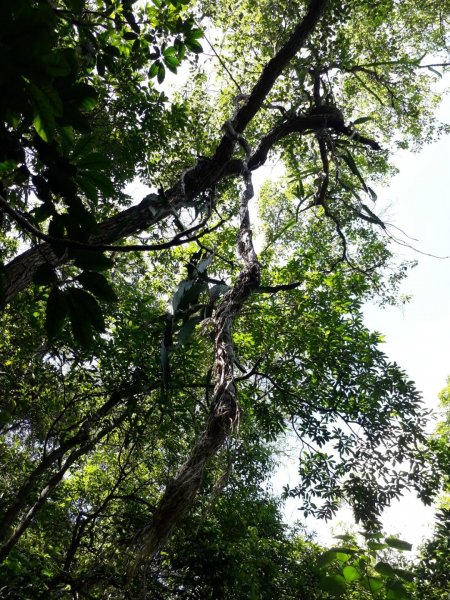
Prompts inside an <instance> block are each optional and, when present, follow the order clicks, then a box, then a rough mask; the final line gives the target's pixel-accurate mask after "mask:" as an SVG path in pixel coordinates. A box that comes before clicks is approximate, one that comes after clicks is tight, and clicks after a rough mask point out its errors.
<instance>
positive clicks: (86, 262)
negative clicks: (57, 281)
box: [74, 250, 114, 271]
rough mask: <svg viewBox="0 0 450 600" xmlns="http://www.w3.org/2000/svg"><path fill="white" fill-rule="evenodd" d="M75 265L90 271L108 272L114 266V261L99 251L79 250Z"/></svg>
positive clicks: (76, 253) (76, 254)
mask: <svg viewBox="0 0 450 600" xmlns="http://www.w3.org/2000/svg"><path fill="white" fill-rule="evenodd" d="M74 254H75V262H74V265H75V266H76V267H79V268H80V269H87V270H90V271H107V270H108V269H111V267H113V266H114V261H112V260H111V259H110V258H109V257H107V256H105V255H104V254H103V252H99V251H98V250H77V251H76V252H75V253H74Z"/></svg>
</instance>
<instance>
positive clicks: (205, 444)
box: [130, 171, 261, 576]
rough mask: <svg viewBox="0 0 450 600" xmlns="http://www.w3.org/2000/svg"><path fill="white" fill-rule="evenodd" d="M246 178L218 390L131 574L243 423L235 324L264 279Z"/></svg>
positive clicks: (217, 348)
mask: <svg viewBox="0 0 450 600" xmlns="http://www.w3.org/2000/svg"><path fill="white" fill-rule="evenodd" d="M244 180H245V191H244V193H243V195H242V199H241V204H240V229H239V234H238V240H237V246H238V251H239V254H240V256H241V258H242V260H243V262H244V268H243V269H242V271H241V273H240V274H239V276H238V278H237V280H236V283H235V284H234V286H233V287H232V288H231V290H230V291H229V292H228V293H227V294H226V295H225V296H224V297H223V300H222V302H221V303H220V304H219V306H218V308H217V310H216V312H215V314H214V326H215V344H214V376H215V387H214V394H213V399H212V402H211V408H210V413H209V416H208V419H207V422H206V425H205V428H204V430H203V432H202V434H201V435H200V437H199V439H198V440H197V442H196V444H195V446H194V448H193V450H192V452H191V454H190V456H189V458H188V459H187V461H186V462H185V463H184V464H183V465H182V466H181V467H180V469H179V470H178V472H177V474H176V475H175V477H174V478H173V479H172V480H171V481H170V482H169V484H168V485H167V487H166V490H165V492H164V494H163V496H162V498H161V500H160V501H159V503H158V505H157V507H156V509H155V511H154V513H153V515H152V521H151V523H150V524H149V525H148V526H147V527H146V528H145V529H143V530H142V531H141V532H140V535H139V536H138V544H139V550H138V554H137V558H136V560H135V562H134V564H133V566H132V568H131V569H130V575H131V576H132V575H133V573H134V571H135V569H136V567H137V566H138V565H139V564H140V563H142V562H144V561H145V560H147V559H148V558H151V557H152V556H154V554H155V553H156V552H157V551H158V549H159V548H160V547H161V545H162V544H163V543H164V542H165V541H166V540H167V538H168V537H169V536H170V534H171V532H172V530H173V528H174V527H175V526H176V525H177V523H178V522H179V520H180V519H181V517H182V516H183V515H184V514H185V513H186V512H187V511H188V510H189V509H190V508H191V506H192V504H193V502H194V500H195V497H196V495H197V492H198V489H199V487H200V484H201V482H202V478H203V473H204V470H205V467H206V465H207V464H208V462H209V461H210V460H211V458H213V457H214V456H215V455H216V453H217V451H218V450H219V448H220V447H221V446H222V445H223V443H224V442H225V440H226V438H227V437H228V436H229V435H231V434H232V432H233V430H234V429H235V428H236V427H237V426H238V424H239V416H240V408H239V404H238V401H237V390H236V384H235V380H234V351H233V337H232V326H233V321H234V319H235V318H236V317H237V316H238V315H239V313H240V311H241V309H242V307H243V306H244V304H245V302H246V300H247V299H248V298H249V296H250V294H251V293H252V291H253V290H254V289H256V288H257V287H258V286H259V284H260V280H261V267H260V264H259V263H258V259H257V256H256V253H255V250H254V247H253V242H252V231H251V228H250V218H249V212H248V203H249V200H250V199H251V198H252V196H253V186H252V182H251V175H250V172H249V171H246V172H245V173H244Z"/></svg>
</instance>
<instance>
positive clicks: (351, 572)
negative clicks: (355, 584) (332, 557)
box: [342, 565, 361, 583]
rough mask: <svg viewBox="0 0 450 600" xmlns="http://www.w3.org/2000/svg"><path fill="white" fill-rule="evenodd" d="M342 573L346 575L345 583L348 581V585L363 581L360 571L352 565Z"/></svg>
mask: <svg viewBox="0 0 450 600" xmlns="http://www.w3.org/2000/svg"><path fill="white" fill-rule="evenodd" d="M342 573H343V574H344V577H345V581H348V583H351V582H352V581H357V580H358V579H361V573H360V572H359V571H358V569H356V568H355V567H352V566H351V565H347V566H346V567H344V568H343V569H342Z"/></svg>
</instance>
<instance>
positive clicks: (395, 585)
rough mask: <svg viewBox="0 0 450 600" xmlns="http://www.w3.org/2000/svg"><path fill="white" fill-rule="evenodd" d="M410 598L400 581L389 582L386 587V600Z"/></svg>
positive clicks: (405, 599)
mask: <svg viewBox="0 0 450 600" xmlns="http://www.w3.org/2000/svg"><path fill="white" fill-rule="evenodd" d="M410 597H411V596H410V595H409V593H408V591H407V590H406V588H405V586H404V585H403V584H402V583H401V582H400V581H390V582H388V584H387V585H386V598H387V599H388V600H407V599H408V598H410Z"/></svg>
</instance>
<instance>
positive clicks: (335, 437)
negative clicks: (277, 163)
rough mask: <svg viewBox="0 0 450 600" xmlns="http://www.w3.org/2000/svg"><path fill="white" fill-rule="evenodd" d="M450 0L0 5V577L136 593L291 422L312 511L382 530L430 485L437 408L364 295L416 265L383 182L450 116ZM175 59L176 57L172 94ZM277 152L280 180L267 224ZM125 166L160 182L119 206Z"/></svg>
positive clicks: (76, 590) (127, 175) (90, 593)
mask: <svg viewBox="0 0 450 600" xmlns="http://www.w3.org/2000/svg"><path fill="white" fill-rule="evenodd" d="M449 8H450V7H449V6H447V5H446V3H445V2H444V3H443V2H437V1H436V2H429V3H428V4H427V6H426V7H423V6H422V4H420V3H419V2H418V1H417V0H408V1H406V2H402V3H398V2H394V1H393V0H392V1H391V0H383V1H380V2H377V3H375V4H374V3H373V2H368V1H367V2H366V1H362V2H361V1H358V2H356V1H351V0H348V1H345V2H340V3H339V4H338V3H335V2H331V1H328V2H327V0H311V1H310V2H309V3H306V2H301V3H300V4H299V3H292V2H286V3H284V4H283V6H280V5H279V4H278V3H273V2H272V1H271V0H265V1H263V2H259V3H258V4H257V5H255V4H254V3H253V2H247V1H245V0H243V1H242V2H240V3H239V5H237V6H231V5H229V4H228V3H226V2H219V3H210V2H207V1H204V2H198V3H197V4H192V5H190V4H187V3H185V2H184V1H179V0H171V1H170V2H167V3H166V2H164V1H161V0H158V1H156V0H154V2H153V3H147V4H141V3H139V4H137V3H135V2H130V1H128V0H121V1H120V0H64V1H62V0H61V1H60V0H57V1H51V2H50V0H49V1H48V2H42V1H39V2H38V1H35V2H29V1H28V0H20V1H18V2H15V3H6V4H4V5H3V6H2V7H1V8H0V17H1V19H0V40H1V47H2V49H3V54H4V65H5V67H4V71H3V72H4V76H3V77H2V79H1V80H0V86H1V92H2V93H1V96H0V97H1V100H0V114H1V120H0V140H1V147H0V152H1V155H0V176H1V186H2V187H1V190H0V192H1V193H0V210H1V211H2V213H1V214H2V223H1V226H2V231H1V236H2V237H1V239H2V242H3V247H2V250H1V255H0V258H1V259H2V261H3V263H4V266H2V268H1V271H0V274H1V284H2V303H3V304H2V305H3V322H2V338H1V340H0V353H1V356H2V361H3V366H2V372H1V377H2V389H4V390H5V393H4V398H3V411H2V417H1V426H2V428H3V433H4V438H3V442H2V445H3V446H2V449H3V455H4V458H5V465H7V466H8V467H9V468H5V469H4V471H3V472H2V479H1V489H2V497H1V508H2V516H1V521H0V523H1V524H2V529H1V534H0V536H1V547H0V556H1V557H2V559H4V560H5V571H4V572H5V574H6V575H5V576H6V577H11V573H13V572H20V573H21V575H20V577H21V576H22V574H23V572H25V571H26V573H28V575H29V574H30V573H34V576H31V579H30V578H29V579H28V580H27V581H28V582H29V585H31V586H32V587H35V586H37V585H38V584H37V581H38V579H39V577H37V576H36V574H37V573H41V574H42V573H44V571H45V572H46V573H47V575H45V577H40V579H39V581H40V583H39V586H41V587H42V593H43V594H44V595H45V594H46V593H47V592H48V591H49V590H52V593H55V594H57V593H65V592H66V591H67V593H68V594H69V593H71V594H72V596H73V597H77V594H81V595H83V594H84V595H85V596H86V597H101V594H102V592H101V591H100V590H99V588H96V587H95V585H97V584H95V585H94V581H103V584H102V585H103V589H104V590H106V589H111V586H112V587H113V588H114V587H115V588H116V589H117V590H118V591H117V597H123V596H124V594H131V596H129V597H132V594H133V593H134V592H133V591H132V586H133V585H134V583H133V582H132V583H127V581H126V577H125V573H128V579H130V578H131V579H133V577H134V580H135V581H136V580H138V581H139V582H142V577H144V576H146V575H145V573H147V571H146V565H148V564H150V563H149V561H151V560H152V559H155V560H160V559H161V558H160V557H161V555H160V554H158V552H159V551H160V550H161V547H162V546H163V545H164V544H165V543H167V542H168V540H169V539H170V536H171V535H173V533H174V531H176V526H177V525H179V524H183V523H184V524H185V523H186V519H187V518H188V517H187V516H186V515H187V513H188V511H189V510H192V511H194V512H193V513H192V515H193V516H192V519H193V522H194V520H195V519H196V518H197V519H200V520H201V518H202V513H201V512H200V513H198V512H197V513H195V511H196V510H197V511H199V510H200V508H199V506H201V505H202V503H205V502H207V498H208V493H212V494H213V496H214V493H215V492H214V489H216V490H219V489H220V488H221V484H220V485H219V483H220V482H221V481H222V483H223V482H225V480H226V477H225V476H224V472H225V473H228V472H229V470H230V469H231V464H232V463H233V462H236V461H237V460H238V457H237V456H236V455H237V454H238V451H237V450H236V451H232V450H230V449H229V451H228V452H225V451H224V448H226V447H230V445H231V446H233V444H232V442H231V440H233V439H236V438H238V439H239V437H238V436H241V439H240V441H239V442H238V441H235V442H234V444H235V445H236V448H237V449H239V452H240V453H244V455H245V447H246V444H250V446H251V445H252V444H254V445H255V439H259V440H260V441H259V442H258V443H260V444H261V446H262V447H264V446H267V445H268V444H270V443H271V442H273V441H274V440H277V439H280V436H282V435H283V433H285V432H286V431H292V432H293V433H294V434H295V435H296V436H297V437H298V439H299V443H300V444H301V453H300V454H301V456H300V466H299V474H300V483H299V485H298V486H297V487H295V488H294V489H290V490H289V489H288V490H287V491H286V493H287V494H291V495H294V496H298V497H299V498H300V502H301V506H302V509H303V511H304V512H305V513H306V514H309V513H312V514H316V515H318V516H322V517H328V516H330V515H332V514H333V513H334V512H335V511H336V509H337V507H338V506H339V503H340V502H341V501H343V500H347V501H348V502H350V504H351V505H352V506H353V508H354V511H355V515H356V518H357V519H358V520H362V521H364V522H366V523H367V524H376V523H377V521H378V519H379V516H380V514H381V511H382V509H383V507H385V506H386V505H388V504H389V502H390V501H391V500H392V499H393V498H396V497H398V496H399V495H400V494H401V493H402V491H403V490H405V489H415V490H416V491H417V492H418V494H419V495H420V497H421V498H422V499H423V500H424V501H425V502H430V500H431V498H432V496H433V494H434V492H435V490H436V489H437V487H438V479H439V472H437V471H436V469H434V468H433V465H432V464H431V461H430V457H431V450H430V449H429V446H428V442H427V439H426V435H425V433H424V425H425V422H426V417H427V414H426V411H424V410H423V408H422V406H421V402H420V395H419V394H418V392H417V391H416V390H415V388H414V385H413V383H412V382H411V381H409V380H408V379H407V377H406V375H405V374H404V373H403V372H402V371H401V369H400V368H399V367H398V366H397V365H396V364H391V363H390V362H389V361H388V360H387V359H386V357H385V356H384V355H383V353H382V352H381V351H380V349H379V335H378V334H377V333H372V332H369V331H368V330H367V329H366V328H365V327H364V324H363V321H362V316H361V306H362V303H363V302H364V301H365V300H366V299H367V298H369V297H373V296H374V295H378V296H379V298H380V299H381V301H383V302H393V301H395V297H396V288H397V285H398V283H399V281H401V279H402V278H403V277H404V275H405V272H406V269H407V266H406V265H403V264H398V263H396V262H395V258H394V257H393V255H392V252H391V248H390V246H389V242H390V241H391V240H393V239H395V236H396V235H397V234H396V233H395V230H393V229H392V228H391V227H390V225H389V224H388V223H385V222H383V220H382V219H381V218H380V216H378V215H377V208H376V199H377V196H376V192H375V191H374V189H373V188H374V187H376V186H377V184H378V182H381V181H383V180H385V179H386V178H387V177H388V176H389V175H390V174H391V173H392V172H393V171H394V168H393V166H392V164H391V162H390V156H391V153H392V152H393V151H395V149H396V148H398V147H412V148H417V147H420V145H421V144H422V143H423V142H424V141H429V140H432V139H433V138H434V137H435V136H436V135H438V134H439V133H440V132H441V131H442V130H444V129H445V128H444V127H443V126H440V125H439V124H438V123H436V121H435V119H434V117H433V111H434V108H435V106H436V105H437V102H438V100H439V98H438V97H437V95H436V94H435V93H434V92H433V83H434V80H435V78H436V77H437V76H438V75H440V71H439V69H441V70H442V69H445V68H446V66H447V64H448V56H447V45H446V44H447V39H446V29H445V23H446V17H447V15H448V14H449V10H448V9H449ZM207 48H209V49H210V50H211V53H212V55H211V57H210V58H208V56H207V55H208V53H209V52H204V50H207ZM209 54H210V53H209ZM199 56H200V58H199ZM169 71H171V72H175V73H178V75H179V76H180V78H181V77H185V78H186V83H185V85H184V86H179V87H178V89H176V90H175V91H172V92H171V93H170V97H169V91H168V89H166V88H165V83H164V80H165V77H166V75H167V72H169ZM269 157H277V158H279V159H281V160H282V164H283V166H284V175H283V178H282V179H281V180H280V181H279V182H270V183H266V184H265V185H264V186H263V188H262V190H261V192H260V195H259V196H260V197H259V218H258V221H257V225H256V227H257V228H258V229H259V233H257V231H256V228H255V224H254V223H252V220H251V218H250V215H251V214H254V213H253V212H252V210H251V208H250V207H251V204H252V203H253V202H254V201H255V200H254V198H253V197H254V191H253V183H252V174H253V173H254V172H255V171H257V170H258V168H260V167H261V166H262V165H264V164H265V163H266V161H267V160H268V158H269ZM136 178H138V179H139V180H140V181H141V182H143V183H145V184H147V185H148V186H150V192H149V193H148V194H147V195H146V196H145V197H144V198H143V199H142V200H141V201H140V202H139V203H138V204H133V205H132V200H131V198H130V197H129V196H128V195H127V193H126V185H127V184H129V183H130V182H133V181H136ZM253 221H255V219H254V218H253ZM255 236H256V237H255ZM255 239H256V242H255ZM238 392H239V398H238ZM261 452H262V450H261ZM227 455H228V457H227ZM233 456H234V459H233ZM245 456H247V459H248V466H247V468H248V469H249V470H251V469H252V468H254V469H255V470H256V471H258V472H259V473H260V474H267V473H268V470H267V469H265V467H264V464H265V462H264V460H263V457H261V455H260V454H258V453H256V455H255V454H252V453H251V452H249V453H248V454H247V455H245ZM230 457H231V458H230ZM398 464H401V465H403V464H409V465H410V468H409V470H408V471H406V470H405V469H404V468H403V467H402V468H399V467H398V466H396V465H398ZM214 478H216V479H217V480H218V485H217V486H215V485H214V483H213V481H214ZM242 478H243V480H245V475H242ZM260 478H261V477H260ZM202 486H203V487H202ZM211 490H213V491H212V492H211ZM261 514H262V513H261ZM204 518H207V517H204ZM261 518H263V515H262V516H261ZM55 522H59V523H61V524H62V526H61V529H60V530H59V531H58V532H57V533H56V532H54V533H50V532H52V531H53V529H54V524H55ZM200 526H201V525H199V527H200ZM180 535H181V534H180ZM180 539H181V538H180ZM174 543H175V545H176V542H174ZM155 557H156V558H155ZM158 557H159V558H158ZM27 564H28V566H27ZM49 565H50V567H51V568H50V567H49ZM142 565H143V566H142ZM115 573H116V574H117V573H119V574H120V576H119V578H117V577H116V575H115ZM16 574H17V573H16ZM28 575H27V577H28ZM20 577H19V579H17V581H18V582H20V581H21V579H20ZM33 577H34V578H33ZM45 578H47V579H45ZM18 585H19V586H20V585H21V584H19V583H18ZM27 585H28V584H27ZM127 586H128V587H127ZM130 586H131V587H130ZM35 589H37V588H36V587H35ZM39 589H41V588H39ZM126 590H128V591H126ZM130 590H131V591H130ZM14 593H15V592H14V591H12V592H11V594H12V597H14V596H13V594H14ZM108 593H109V592H108ZM111 593H112V592H111ZM217 593H218V592H217ZM105 594H106V592H105ZM121 594H122V596H121ZM125 597H126V595H125Z"/></svg>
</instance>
